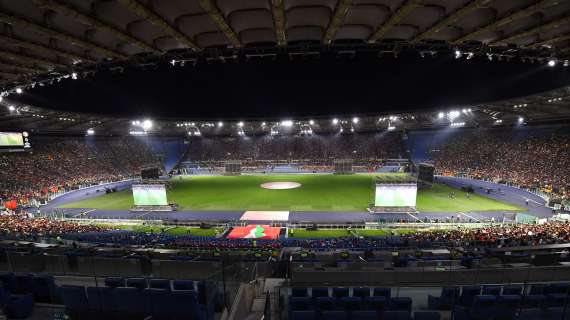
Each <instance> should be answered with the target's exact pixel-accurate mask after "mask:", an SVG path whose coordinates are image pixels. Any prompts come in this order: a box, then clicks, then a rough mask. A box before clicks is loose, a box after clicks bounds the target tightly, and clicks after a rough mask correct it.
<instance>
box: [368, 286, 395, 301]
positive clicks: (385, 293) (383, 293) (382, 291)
mask: <svg viewBox="0 0 570 320" xmlns="http://www.w3.org/2000/svg"><path fill="white" fill-rule="evenodd" d="M372 295H373V296H375V297H386V300H390V297H391V292H390V288H374V289H373V290H372Z"/></svg>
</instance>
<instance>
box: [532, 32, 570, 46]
mask: <svg viewBox="0 0 570 320" xmlns="http://www.w3.org/2000/svg"><path fill="white" fill-rule="evenodd" d="M566 40H570V33H567V34H564V35H561V36H558V37H554V38H550V39H546V40H543V41H540V42H536V43H534V44H532V45H531V46H530V47H531V48H538V47H541V46H544V45H550V44H554V43H557V42H561V41H566Z"/></svg>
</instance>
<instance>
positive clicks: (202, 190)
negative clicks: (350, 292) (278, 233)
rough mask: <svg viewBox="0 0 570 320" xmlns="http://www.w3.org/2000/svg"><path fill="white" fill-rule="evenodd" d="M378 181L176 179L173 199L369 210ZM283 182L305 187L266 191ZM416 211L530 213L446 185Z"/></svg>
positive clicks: (90, 203) (426, 195)
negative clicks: (268, 184) (269, 184)
mask: <svg viewBox="0 0 570 320" xmlns="http://www.w3.org/2000/svg"><path fill="white" fill-rule="evenodd" d="M384 175H388V174H384ZM390 175H397V174H390ZM376 176H379V174H354V175H333V174H315V175H312V174H309V175H307V174H288V175H242V176H189V177H176V178H173V179H172V181H171V186H170V187H169V189H168V190H167V197H168V201H169V202H175V203H177V204H178V205H179V207H180V210H201V211H215V210H216V211H221V210H276V211H277V210H283V211H364V210H365V209H366V208H367V207H368V206H369V204H370V203H372V202H373V201H374V179H375V177H376ZM279 181H290V182H298V183H300V184H301V187H299V188H296V189H288V190H268V189H263V188H261V187H260V185H261V184H262V183H266V182H279ZM450 192H455V194H456V197H455V198H453V199H450V198H449V193H450ZM132 206H133V197H132V192H131V190H123V191H120V192H116V193H110V194H105V195H102V196H98V197H95V198H91V199H87V200H83V201H78V202H74V203H68V204H65V205H62V206H61V207H62V208H89V209H101V210H127V209H130V208H131V207H132ZM416 207H417V209H418V210H419V211H423V212H468V211H499V210H500V211H505V210H512V211H516V210H520V211H526V210H525V209H524V208H520V207H516V206H513V205H510V204H507V203H503V202H499V201H496V200H493V199H490V198H486V197H483V196H478V195H471V197H470V198H466V197H465V195H464V194H463V193H462V192H460V191H459V190H457V189H453V188H451V187H448V186H445V185H441V184H434V185H433V186H432V187H431V188H429V189H421V190H419V191H418V196H417V206H416Z"/></svg>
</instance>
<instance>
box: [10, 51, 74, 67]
mask: <svg viewBox="0 0 570 320" xmlns="http://www.w3.org/2000/svg"><path fill="white" fill-rule="evenodd" d="M0 57H5V58H6V59H12V60H16V61H22V62H24V63H28V64H31V65H47V66H51V67H56V68H63V69H67V68H68V66H67V65H65V64H62V63H59V62H57V61H53V60H48V59H45V58H40V57H34V56H30V55H27V54H23V53H20V52H12V51H6V50H0Z"/></svg>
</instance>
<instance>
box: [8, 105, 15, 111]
mask: <svg viewBox="0 0 570 320" xmlns="http://www.w3.org/2000/svg"><path fill="white" fill-rule="evenodd" d="M8 110H10V111H15V110H16V107H14V106H12V105H10V106H8Z"/></svg>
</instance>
